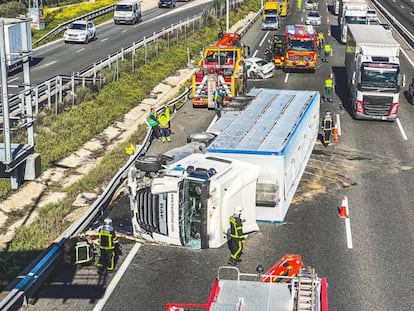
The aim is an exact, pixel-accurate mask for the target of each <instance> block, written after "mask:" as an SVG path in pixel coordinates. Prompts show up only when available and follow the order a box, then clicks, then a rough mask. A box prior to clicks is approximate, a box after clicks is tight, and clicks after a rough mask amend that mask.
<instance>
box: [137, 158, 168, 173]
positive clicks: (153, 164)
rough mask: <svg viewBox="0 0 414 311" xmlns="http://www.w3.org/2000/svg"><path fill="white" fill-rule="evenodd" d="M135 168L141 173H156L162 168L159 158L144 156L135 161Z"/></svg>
mask: <svg viewBox="0 0 414 311" xmlns="http://www.w3.org/2000/svg"><path fill="white" fill-rule="evenodd" d="M135 167H136V168H137V169H139V170H140V171H143V172H158V171H159V170H160V169H161V168H162V164H161V160H160V159H159V157H156V156H144V157H142V158H139V159H137V160H136V162H135Z"/></svg>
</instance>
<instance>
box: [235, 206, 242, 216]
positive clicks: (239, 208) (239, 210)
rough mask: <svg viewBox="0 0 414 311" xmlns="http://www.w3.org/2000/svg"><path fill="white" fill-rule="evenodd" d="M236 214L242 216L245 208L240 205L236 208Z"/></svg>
mask: <svg viewBox="0 0 414 311" xmlns="http://www.w3.org/2000/svg"><path fill="white" fill-rule="evenodd" d="M234 212H235V213H236V214H239V215H240V214H241V213H242V212H243V207H241V206H240V205H239V206H236V207H235V208H234Z"/></svg>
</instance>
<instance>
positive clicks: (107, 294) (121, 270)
mask: <svg viewBox="0 0 414 311" xmlns="http://www.w3.org/2000/svg"><path fill="white" fill-rule="evenodd" d="M140 247H141V244H140V243H135V245H134V246H133V247H132V249H131V251H130V252H129V254H128V256H127V257H126V258H125V260H124V262H123V263H122V265H121V267H120V268H119V270H118V272H117V273H116V274H115V276H114V278H113V279H112V281H111V283H109V285H108V287H107V288H106V290H105V295H104V296H103V297H102V298H101V299H99V300H98V303H97V304H96V305H95V307H94V308H93V311H100V310H102V309H103V307H104V306H105V303H106V302H107V301H108V299H109V297H110V296H111V294H112V292H113V291H114V290H115V288H116V286H117V285H118V283H119V281H120V280H121V278H122V276H123V275H124V273H125V272H126V269H127V268H128V267H129V265H130V264H131V261H132V259H134V257H135V255H136V253H137V252H138V250H139V248H140Z"/></svg>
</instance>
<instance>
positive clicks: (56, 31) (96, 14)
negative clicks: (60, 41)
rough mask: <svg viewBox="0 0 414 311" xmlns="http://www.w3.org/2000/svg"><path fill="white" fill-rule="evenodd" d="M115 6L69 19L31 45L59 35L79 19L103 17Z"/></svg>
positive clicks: (108, 6)
mask: <svg viewBox="0 0 414 311" xmlns="http://www.w3.org/2000/svg"><path fill="white" fill-rule="evenodd" d="M115 5H116V4H110V5H107V6H105V7H103V8H100V9H98V10H95V11H93V12H89V13H87V14H84V15H82V16H79V17H76V18H74V19H71V20H69V21H67V22H65V23H62V24H59V25H58V26H56V27H55V28H54V29H53V30H51V31H49V32H48V33H47V34H45V35H44V36H43V37H41V38H40V39H38V40H36V41H35V42H34V43H33V45H37V44H39V43H40V42H42V41H43V40H46V39H48V38H50V37H53V36H56V35H57V34H59V33H61V32H62V31H63V30H65V28H66V26H68V25H70V24H71V23H73V22H74V21H77V20H79V19H94V18H95V17H99V16H101V15H104V14H106V13H109V12H111V11H113V10H114V8H115Z"/></svg>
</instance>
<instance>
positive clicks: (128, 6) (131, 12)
mask: <svg viewBox="0 0 414 311" xmlns="http://www.w3.org/2000/svg"><path fill="white" fill-rule="evenodd" d="M141 20H142V18H141V1H140V0H121V1H120V2H118V3H117V4H116V6H115V10H114V22H115V24H120V23H124V24H136V23H139V22H140V21H141Z"/></svg>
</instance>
